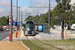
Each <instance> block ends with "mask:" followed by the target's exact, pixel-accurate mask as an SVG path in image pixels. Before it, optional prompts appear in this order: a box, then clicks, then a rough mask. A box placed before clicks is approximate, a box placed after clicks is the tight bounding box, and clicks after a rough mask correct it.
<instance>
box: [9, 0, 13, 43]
mask: <svg viewBox="0 0 75 50" xmlns="http://www.w3.org/2000/svg"><path fill="white" fill-rule="evenodd" d="M10 4H11V6H10V7H11V9H10V10H11V12H9V41H11V42H12V0H10Z"/></svg>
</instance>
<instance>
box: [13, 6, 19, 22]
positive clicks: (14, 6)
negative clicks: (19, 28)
mask: <svg viewBox="0 0 75 50" xmlns="http://www.w3.org/2000/svg"><path fill="white" fill-rule="evenodd" d="M14 7H16V6H14ZM18 8H19V11H18V12H19V22H20V7H18ZM18 12H17V13H18Z"/></svg>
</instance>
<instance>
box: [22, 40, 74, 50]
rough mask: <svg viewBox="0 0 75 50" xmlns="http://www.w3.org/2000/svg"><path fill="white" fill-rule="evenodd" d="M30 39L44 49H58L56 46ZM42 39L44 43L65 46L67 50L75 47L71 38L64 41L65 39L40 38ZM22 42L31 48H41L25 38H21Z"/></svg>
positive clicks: (33, 49) (38, 49)
mask: <svg viewBox="0 0 75 50" xmlns="http://www.w3.org/2000/svg"><path fill="white" fill-rule="evenodd" d="M31 41H32V42H33V43H35V44H36V45H38V46H41V47H43V48H44V49H45V50H58V49H56V48H53V47H50V46H47V45H45V44H43V43H40V42H38V41H36V40H31ZM42 41H45V42H46V43H48V44H51V45H54V46H57V47H61V48H65V49H66V48H67V49H68V50H70V49H72V50H74V49H75V40H71V39H68V40H67V41H65V40H42ZM23 43H24V44H25V45H26V46H27V47H29V48H30V49H32V50H41V49H40V48H38V47H36V46H35V45H33V44H31V43H30V42H29V41H27V40H23Z"/></svg>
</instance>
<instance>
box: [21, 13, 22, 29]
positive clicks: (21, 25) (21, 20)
mask: <svg viewBox="0 0 75 50" xmlns="http://www.w3.org/2000/svg"><path fill="white" fill-rule="evenodd" d="M21 24H22V12H21ZM21 29H22V25H21Z"/></svg>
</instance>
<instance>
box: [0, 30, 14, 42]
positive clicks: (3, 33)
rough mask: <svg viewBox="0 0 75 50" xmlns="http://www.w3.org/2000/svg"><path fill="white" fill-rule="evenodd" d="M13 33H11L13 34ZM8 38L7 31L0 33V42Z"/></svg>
mask: <svg viewBox="0 0 75 50" xmlns="http://www.w3.org/2000/svg"><path fill="white" fill-rule="evenodd" d="M14 32H15V31H13V33H14ZM8 36H9V31H0V41H1V40H3V39H5V38H6V37H8Z"/></svg>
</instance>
